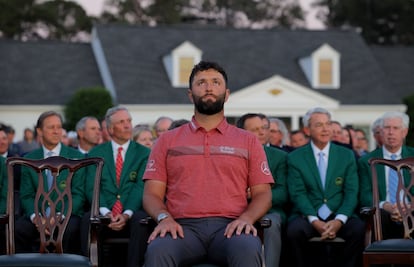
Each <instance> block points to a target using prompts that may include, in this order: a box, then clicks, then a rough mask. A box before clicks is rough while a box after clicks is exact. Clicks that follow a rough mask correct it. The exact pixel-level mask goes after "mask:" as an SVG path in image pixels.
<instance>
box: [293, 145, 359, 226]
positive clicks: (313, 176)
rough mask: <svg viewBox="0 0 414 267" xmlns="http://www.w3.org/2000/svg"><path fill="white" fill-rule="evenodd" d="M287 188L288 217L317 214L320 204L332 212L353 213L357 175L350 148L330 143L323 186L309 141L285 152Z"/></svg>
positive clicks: (355, 205)
mask: <svg viewBox="0 0 414 267" xmlns="http://www.w3.org/2000/svg"><path fill="white" fill-rule="evenodd" d="M288 189H289V193H290V197H291V200H292V202H293V210H292V216H291V218H294V217H295V216H297V215H304V216H309V215H311V216H317V214H318V209H319V207H320V206H322V204H323V203H326V205H327V206H328V207H329V209H330V210H331V211H332V212H333V213H335V214H344V215H346V216H348V217H350V216H352V215H354V213H355V208H356V207H357V204H358V174H357V164H356V161H355V156H354V154H353V152H352V150H350V149H348V148H345V147H342V146H339V145H335V144H333V143H331V144H330V149H329V159H328V169H327V172H326V185H325V189H323V187H322V182H321V178H320V175H319V171H318V167H317V164H316V160H315V156H314V154H313V150H312V147H311V144H310V143H309V144H307V145H305V146H303V147H300V148H298V149H296V150H294V151H292V152H291V153H289V154H288Z"/></svg>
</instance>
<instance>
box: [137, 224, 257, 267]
mask: <svg viewBox="0 0 414 267" xmlns="http://www.w3.org/2000/svg"><path fill="white" fill-rule="evenodd" d="M231 221H232V220H231V219H227V218H218V217H210V218H200V219H178V220H177V222H178V223H179V224H181V226H182V227H183V229H184V238H177V239H173V238H172V237H171V235H169V234H168V235H166V236H165V237H164V238H160V237H157V238H156V239H155V240H153V241H152V242H151V243H150V244H149V245H148V248H147V252H146V255H145V264H144V266H145V267H162V266H166V267H167V266H168V267H173V266H192V265H194V264H198V263H204V262H209V263H213V264H216V265H219V266H230V267H231V266H234V267H236V266H237V267H244V266H245V267H255V266H257V267H261V265H262V260H261V241H260V238H259V237H258V236H253V235H251V234H247V235H246V234H244V233H242V234H241V235H233V236H232V237H231V238H226V237H225V236H224V230H225V229H226V226H227V224H228V223H230V222H231Z"/></svg>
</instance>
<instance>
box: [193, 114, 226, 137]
mask: <svg viewBox="0 0 414 267" xmlns="http://www.w3.org/2000/svg"><path fill="white" fill-rule="evenodd" d="M190 126H191V129H192V130H193V131H194V132H195V131H197V130H200V129H204V128H203V127H201V126H200V125H199V124H198V122H197V120H196V119H195V117H194V116H193V117H192V118H191V122H190ZM228 126H229V123H228V122H227V120H226V118H225V117H224V118H223V120H222V121H221V122H220V123H219V124H218V125H217V126H216V128H215V129H216V130H217V131H218V132H220V133H221V134H224V132H225V131H226V129H227V128H228Z"/></svg>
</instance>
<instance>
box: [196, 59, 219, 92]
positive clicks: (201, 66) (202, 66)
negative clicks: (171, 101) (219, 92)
mask: <svg viewBox="0 0 414 267" xmlns="http://www.w3.org/2000/svg"><path fill="white" fill-rule="evenodd" d="M209 69H214V70H216V71H218V72H219V73H221V75H223V78H224V81H225V82H226V84H227V74H226V72H225V71H224V69H223V68H222V67H221V66H220V65H219V64H217V63H215V62H209V61H200V63H198V64H197V65H195V66H194V68H193V70H192V71H191V74H190V80H189V86H190V87H189V88H190V89H191V88H192V84H193V80H194V76H195V75H196V74H197V73H199V72H200V71H205V70H209Z"/></svg>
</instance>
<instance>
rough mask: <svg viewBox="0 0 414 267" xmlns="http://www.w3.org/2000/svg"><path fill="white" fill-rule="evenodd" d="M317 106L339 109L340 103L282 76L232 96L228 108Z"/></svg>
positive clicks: (264, 81) (298, 107)
mask: <svg viewBox="0 0 414 267" xmlns="http://www.w3.org/2000/svg"><path fill="white" fill-rule="evenodd" d="M315 106H321V107H325V108H327V109H337V108H338V107H339V102H338V101H336V100H335V99H333V98H330V97H327V96H325V95H323V94H320V93H318V92H316V91H314V90H311V89H309V88H306V87H304V86H302V85H300V84H298V83H295V82H293V81H290V80H288V79H286V78H284V77H282V76H280V75H274V76H272V77H270V78H268V79H265V80H263V81H260V82H258V83H255V84H252V85H250V86H248V87H246V88H244V89H242V90H239V91H237V92H235V93H233V94H231V95H230V97H229V100H228V104H227V108H236V107H244V108H246V109H247V110H258V109H304V110H306V109H308V108H311V107H315Z"/></svg>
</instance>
